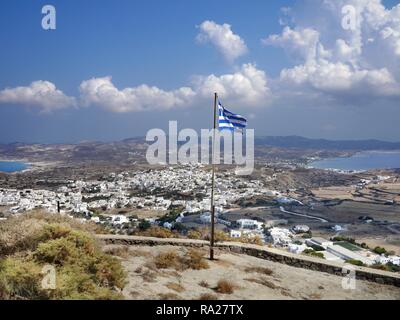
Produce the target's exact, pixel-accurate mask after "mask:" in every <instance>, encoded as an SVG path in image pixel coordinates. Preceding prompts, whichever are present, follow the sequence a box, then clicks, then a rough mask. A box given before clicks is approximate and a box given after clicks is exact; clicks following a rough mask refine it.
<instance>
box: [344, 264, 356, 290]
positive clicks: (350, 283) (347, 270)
mask: <svg viewBox="0 0 400 320" xmlns="http://www.w3.org/2000/svg"><path fill="white" fill-rule="evenodd" d="M342 274H344V277H343V278H342V288H343V289H344V290H355V289H356V269H355V267H354V266H353V265H351V264H345V265H344V266H343V268H342Z"/></svg>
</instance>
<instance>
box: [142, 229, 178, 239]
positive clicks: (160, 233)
mask: <svg viewBox="0 0 400 320" xmlns="http://www.w3.org/2000/svg"><path fill="white" fill-rule="evenodd" d="M136 235H138V236H144V237H154V238H179V234H178V233H174V232H172V231H171V230H169V229H166V228H162V227H157V226H152V227H150V228H149V229H147V230H145V231H138V232H137V233H136Z"/></svg>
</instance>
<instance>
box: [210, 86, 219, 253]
mask: <svg viewBox="0 0 400 320" xmlns="http://www.w3.org/2000/svg"><path fill="white" fill-rule="evenodd" d="M217 100H218V95H217V93H216V92H215V93H214V130H213V140H212V160H211V161H212V177H211V237H210V260H214V229H215V205H214V188H215V163H214V156H215V131H216V130H217Z"/></svg>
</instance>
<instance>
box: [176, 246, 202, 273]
mask: <svg viewBox="0 0 400 320" xmlns="http://www.w3.org/2000/svg"><path fill="white" fill-rule="evenodd" d="M181 261H182V264H183V266H184V268H185V269H193V270H201V269H208V268H209V265H208V262H207V261H206V260H205V259H204V256H203V254H202V253H201V252H200V251H197V250H194V249H190V250H189V251H188V252H187V253H186V254H185V256H184V257H183V259H181Z"/></svg>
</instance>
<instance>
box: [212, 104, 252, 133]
mask: <svg viewBox="0 0 400 320" xmlns="http://www.w3.org/2000/svg"><path fill="white" fill-rule="evenodd" d="M218 114H219V118H218V128H219V129H220V130H223V129H228V130H232V131H234V130H235V129H236V130H239V131H242V132H243V129H244V128H246V126H247V120H246V119H245V118H244V117H242V116H241V115H238V114H235V113H233V112H230V111H229V110H227V109H226V108H225V107H224V106H223V105H222V104H221V102H219V101H218Z"/></svg>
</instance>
